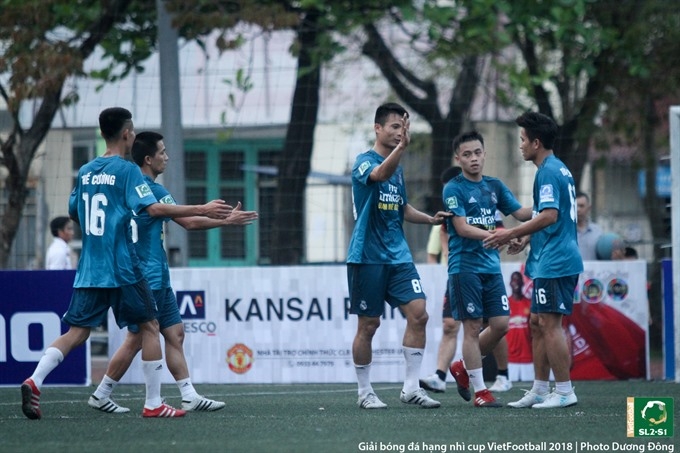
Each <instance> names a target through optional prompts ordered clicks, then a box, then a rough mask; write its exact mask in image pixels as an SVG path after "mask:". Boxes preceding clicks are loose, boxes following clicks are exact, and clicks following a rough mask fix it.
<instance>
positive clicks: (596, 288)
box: [581, 278, 604, 304]
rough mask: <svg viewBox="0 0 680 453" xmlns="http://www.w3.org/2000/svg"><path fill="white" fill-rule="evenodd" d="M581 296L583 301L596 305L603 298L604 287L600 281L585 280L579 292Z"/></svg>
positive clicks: (593, 279)
mask: <svg viewBox="0 0 680 453" xmlns="http://www.w3.org/2000/svg"><path fill="white" fill-rule="evenodd" d="M581 296H582V298H583V300H584V301H586V302H588V303H591V304H597V303H599V302H601V301H602V298H603V297H604V285H603V284H602V282H601V281H599V280H598V279H595V278H591V279H589V280H586V282H585V283H584V284H583V289H582V291H581Z"/></svg>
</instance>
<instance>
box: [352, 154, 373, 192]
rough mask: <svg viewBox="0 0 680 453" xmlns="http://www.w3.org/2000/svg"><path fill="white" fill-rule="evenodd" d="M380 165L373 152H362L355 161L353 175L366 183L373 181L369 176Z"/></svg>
mask: <svg viewBox="0 0 680 453" xmlns="http://www.w3.org/2000/svg"><path fill="white" fill-rule="evenodd" d="M378 165H380V162H378V161H377V160H376V159H375V156H373V154H372V153H371V152H366V153H363V154H360V155H359V156H358V157H357V160H356V161H355V162H354V167H353V168H352V176H353V177H354V178H355V179H356V180H357V181H360V182H361V183H362V184H364V185H368V184H370V183H371V180H370V179H369V176H370V175H371V172H372V171H373V169H374V168H375V167H377V166H378Z"/></svg>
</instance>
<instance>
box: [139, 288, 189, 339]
mask: <svg viewBox="0 0 680 453" xmlns="http://www.w3.org/2000/svg"><path fill="white" fill-rule="evenodd" d="M153 297H154V299H156V305H157V306H158V314H157V315H156V319H158V326H159V327H160V329H161V330H163V329H166V328H168V327H171V326H174V325H175V324H181V323H182V317H181V316H180V314H179V307H178V306H177V297H176V296H175V292H174V291H173V290H172V288H163V289H154V290H153ZM128 330H129V331H130V332H132V333H137V332H139V327H138V326H136V325H134V324H132V325H129V326H128Z"/></svg>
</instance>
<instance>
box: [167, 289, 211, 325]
mask: <svg viewBox="0 0 680 453" xmlns="http://www.w3.org/2000/svg"><path fill="white" fill-rule="evenodd" d="M177 305H178V307H179V315H180V316H181V317H182V321H183V322H184V333H186V334H194V333H203V334H206V335H208V336H213V335H215V334H216V332H217V324H215V322H213V321H205V291H177Z"/></svg>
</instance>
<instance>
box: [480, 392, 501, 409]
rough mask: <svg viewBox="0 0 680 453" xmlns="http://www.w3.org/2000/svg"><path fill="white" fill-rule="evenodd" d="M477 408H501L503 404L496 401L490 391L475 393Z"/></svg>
mask: <svg viewBox="0 0 680 453" xmlns="http://www.w3.org/2000/svg"><path fill="white" fill-rule="evenodd" d="M475 407H501V403H499V402H498V401H496V398H494V397H493V394H492V393H491V392H490V391H489V389H484V390H480V391H479V392H475Z"/></svg>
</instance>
